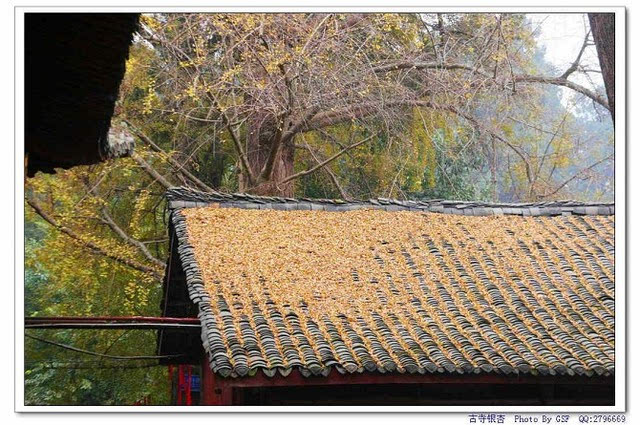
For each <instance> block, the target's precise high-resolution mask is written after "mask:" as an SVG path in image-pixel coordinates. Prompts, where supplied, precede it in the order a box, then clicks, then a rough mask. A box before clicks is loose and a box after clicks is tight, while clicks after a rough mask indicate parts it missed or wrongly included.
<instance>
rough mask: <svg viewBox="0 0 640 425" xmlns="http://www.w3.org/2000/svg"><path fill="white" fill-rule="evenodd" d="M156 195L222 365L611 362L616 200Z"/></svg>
mask: <svg viewBox="0 0 640 425" xmlns="http://www.w3.org/2000/svg"><path fill="white" fill-rule="evenodd" d="M167 198H168V200H169V206H170V209H171V218H172V226H173V230H174V232H175V235H176V236H177V241H178V253H179V256H180V260H181V262H182V266H183V269H184V271H185V274H186V280H187V285H188V289H189V293H190V296H191V299H192V300H193V301H194V302H195V303H196V304H197V305H198V308H199V317H200V318H201V321H202V324H203V326H202V338H203V344H204V348H205V351H206V352H207V354H208V356H209V359H210V362H211V367H212V369H213V370H214V371H215V372H217V373H219V374H220V375H222V376H245V375H252V374H254V373H256V372H258V371H260V370H262V371H263V372H264V373H265V374H266V375H267V376H273V375H274V374H275V373H281V374H282V375H285V376H286V375H287V374H289V373H290V372H291V370H292V369H294V368H298V369H299V370H300V372H301V373H302V374H303V375H305V376H308V375H312V374H313V375H327V374H328V373H329V372H330V370H331V368H335V369H337V370H338V371H339V372H341V373H358V372H364V371H368V372H376V371H377V372H380V373H387V372H400V373H421V374H427V373H499V374H507V375H512V374H544V375H547V374H551V375H555V374H561V375H565V374H566V375H587V376H592V375H611V374H613V372H614V289H615V287H614V258H613V256H614V238H613V234H614V233H613V227H614V216H613V204H584V203H579V202H574V201H561V202H548V203H537V204H517V205H514V204H486V203H473V202H451V201H442V200H437V201H424V202H400V201H393V200H371V201H366V202H364V201H363V202H353V203H351V202H349V203H347V202H344V201H329V200H303V199H299V200H293V199H282V198H266V197H254V196H249V195H240V194H234V195H227V194H220V193H211V194H204V193H199V192H194V191H191V190H189V189H184V188H179V189H172V190H170V191H169V192H168V193H167ZM333 211H345V212H344V213H340V214H338V213H335V212H333ZM434 212H435V213H434ZM442 213H444V214H442ZM447 213H450V214H447Z"/></svg>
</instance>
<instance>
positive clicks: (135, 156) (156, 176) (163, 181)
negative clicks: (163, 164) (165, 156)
mask: <svg viewBox="0 0 640 425" xmlns="http://www.w3.org/2000/svg"><path fill="white" fill-rule="evenodd" d="M131 158H132V159H133V160H134V161H135V162H137V163H138V165H140V167H142V169H143V170H145V171H146V172H147V173H149V175H151V177H153V178H154V179H155V180H156V181H157V182H158V183H160V184H161V185H162V186H164V187H165V189H169V188H171V187H174V186H175V185H174V184H172V183H171V182H170V181H169V180H167V179H166V178H165V177H164V176H163V175H162V174H160V173H159V172H158V171H157V170H156V169H155V168H153V167H152V166H151V164H149V163H148V162H147V161H145V160H144V159H143V158H142V157H141V156H140V155H138V154H137V153H136V152H133V153H132V154H131Z"/></svg>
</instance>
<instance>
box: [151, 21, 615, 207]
mask: <svg viewBox="0 0 640 425" xmlns="http://www.w3.org/2000/svg"><path fill="white" fill-rule="evenodd" d="M142 28H143V30H142V36H143V37H144V39H145V41H146V42H148V43H149V45H150V46H152V48H153V50H154V52H155V54H156V56H157V63H156V65H154V66H155V67H156V68H157V69H158V72H157V73H156V75H155V76H154V87H155V89H154V95H155V97H153V99H152V100H153V102H155V106H154V107H153V108H152V109H153V110H157V111H161V112H164V113H169V114H172V113H173V114H178V115H180V116H182V117H185V118H186V119H187V120H191V121H196V122H200V123H203V122H204V123H209V124H210V125H213V126H218V128H224V129H225V131H226V132H227V134H228V137H229V138H230V140H231V142H232V144H233V147H234V149H235V154H236V156H237V161H238V164H239V172H240V174H239V189H240V190H241V191H248V192H253V193H258V194H280V195H285V196H293V192H294V185H293V180H295V179H296V178H299V177H301V176H304V175H306V174H305V172H303V173H300V172H294V168H295V157H296V148H295V146H296V140H297V139H298V136H300V135H303V134H307V133H310V132H313V131H320V130H325V129H327V128H329V127H332V126H335V125H339V124H344V123H352V124H353V125H354V126H356V125H357V126H360V127H363V128H366V129H367V131H366V132H365V134H364V135H363V138H362V139H361V140H357V141H355V142H354V143H352V144H350V145H348V146H345V148H344V149H342V151H343V152H342V153H341V154H340V155H343V154H345V153H346V152H348V151H350V150H352V149H355V148H357V147H359V146H361V145H362V144H363V143H364V142H363V143H360V142H361V141H362V140H364V139H365V138H368V137H370V136H371V135H373V134H376V135H377V136H374V137H372V138H371V139H368V140H374V139H375V138H376V137H382V136H380V133H384V134H385V136H384V137H385V138H386V140H390V138H391V137H390V136H393V135H396V136H398V135H401V134H403V132H404V131H405V130H406V128H407V125H408V123H409V121H410V119H408V118H410V117H411V110H412V108H415V107H423V108H429V109H433V110H438V111H441V112H442V113H445V114H453V115H456V116H457V117H459V118H460V119H462V120H464V121H466V123H467V124H468V125H470V126H473V127H476V128H478V129H479V130H480V131H482V132H484V133H487V134H491V136H492V137H493V138H494V139H495V140H497V141H498V143H504V144H505V145H506V146H508V147H510V148H513V144H512V143H511V142H510V141H509V140H506V139H505V138H504V137H502V136H500V135H497V137H496V133H498V131H495V129H491V128H488V127H487V126H485V125H482V124H481V123H480V122H479V121H478V120H477V119H476V118H474V116H473V114H472V113H471V111H472V110H473V109H475V108H477V107H479V106H480V105H481V104H483V103H484V102H486V101H487V100H488V99H489V98H493V99H499V101H504V102H508V101H509V96H512V95H516V94H517V96H520V97H525V98H526V97H528V96H531V93H532V90H533V89H532V88H531V86H532V84H533V85H536V84H543V85H544V84H547V85H556V86H564V87H568V88H570V89H572V90H575V91H576V92H578V93H581V94H582V95H585V96H587V97H589V98H590V99H592V100H593V101H594V102H597V103H598V104H600V105H602V106H604V107H607V108H608V104H607V102H606V101H605V100H604V99H603V98H602V96H600V95H599V94H597V93H595V92H592V91H590V90H589V89H587V88H585V87H582V86H579V85H578V84H576V83H574V82H572V81H571V80H569V78H568V77H569V76H570V75H571V73H572V72H574V70H575V69H573V67H572V68H570V69H568V70H567V71H566V72H564V73H563V74H562V75H560V76H557V77H551V76H545V75H538V74H535V73H529V72H528V70H530V69H531V68H532V67H531V62H530V60H529V59H528V58H529V56H530V51H531V49H533V48H534V47H535V43H534V41H533V38H532V35H531V33H530V32H528V30H527V26H526V23H525V18H524V17H523V15H515V14H505V15H490V14H456V15H453V14H452V15H440V14H438V15H422V14H407V15H398V14H381V15H378V14H365V15H359V14H351V15H340V14H271V15H261V14H251V15H244V14H237V15H228V14H214V15H201V14H190V15H154V16H146V17H145V19H144V20H143V25H142ZM579 60H580V56H578V58H577V59H576V61H577V62H579ZM513 149H514V150H515V151H516V153H517V148H513ZM340 155H339V156H340ZM518 155H519V156H521V157H522V156H523V155H521V153H518ZM339 156H337V157H339ZM337 157H336V158H337ZM316 168H317V169H321V168H323V167H316ZM303 171H304V170H303ZM306 171H311V170H306Z"/></svg>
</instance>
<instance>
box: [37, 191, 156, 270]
mask: <svg viewBox="0 0 640 425" xmlns="http://www.w3.org/2000/svg"><path fill="white" fill-rule="evenodd" d="M26 201H27V204H29V205H30V206H31V208H33V210H34V211H35V212H36V213H37V214H38V215H39V216H40V217H42V219H43V220H45V221H46V222H47V223H49V224H50V225H51V226H53V227H55V228H56V229H58V230H59V231H61V232H62V233H64V234H65V235H67V236H69V237H70V238H71V239H73V240H75V241H76V242H78V244H80V245H81V246H84V247H85V248H87V249H88V250H89V251H91V252H92V253H94V254H98V255H102V256H104V257H107V258H110V259H112V260H114V261H117V262H118V263H121V264H124V265H126V266H128V267H131V268H132V269H134V270H137V271H140V272H143V273H148V274H150V275H152V276H153V277H154V278H155V279H157V280H159V281H160V280H162V278H163V277H162V273H161V269H159V268H156V267H149V266H146V265H144V264H141V263H138V262H137V261H134V260H131V259H130V258H125V257H121V256H119V255H115V254H112V253H110V252H108V251H106V250H105V249H104V248H102V247H100V246H98V245H96V244H95V243H93V242H91V241H87V240H85V239H84V238H83V237H82V236H80V235H79V234H77V233H76V232H75V231H73V230H71V229H70V228H68V227H66V226H63V225H62V224H60V223H58V222H57V221H56V220H55V219H53V218H52V217H51V216H50V215H49V214H48V213H47V212H46V211H45V210H44V209H43V208H42V207H41V206H40V205H39V204H38V202H37V201H36V200H35V199H33V198H30V197H28V196H27V198H26Z"/></svg>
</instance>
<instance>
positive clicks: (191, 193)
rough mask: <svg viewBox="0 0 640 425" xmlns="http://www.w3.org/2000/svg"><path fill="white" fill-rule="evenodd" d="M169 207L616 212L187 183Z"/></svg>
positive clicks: (572, 205) (571, 204)
mask: <svg viewBox="0 0 640 425" xmlns="http://www.w3.org/2000/svg"><path fill="white" fill-rule="evenodd" d="M166 198H167V201H168V202H169V209H179V208H190V207H203V206H206V205H209V204H213V203H219V204H220V206H221V207H223V208H246V209H275V210H317V211H352V210H357V209H380V210H385V211H422V212H434V213H442V214H457V215H473V216H487V215H521V216H558V215H615V204H614V203H613V202H581V201H575V200H554V201H540V202H519V203H505V202H485V201H456V200H444V199H425V200H406V201H402V200H397V199H389V198H373V199H368V200H352V201H345V200H343V199H311V198H283V197H277V196H257V195H251V194H247V193H231V194H230V193H223V192H216V191H214V192H201V191H198V190H195V189H191V188H188V187H175V188H171V189H169V190H167V192H166Z"/></svg>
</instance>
